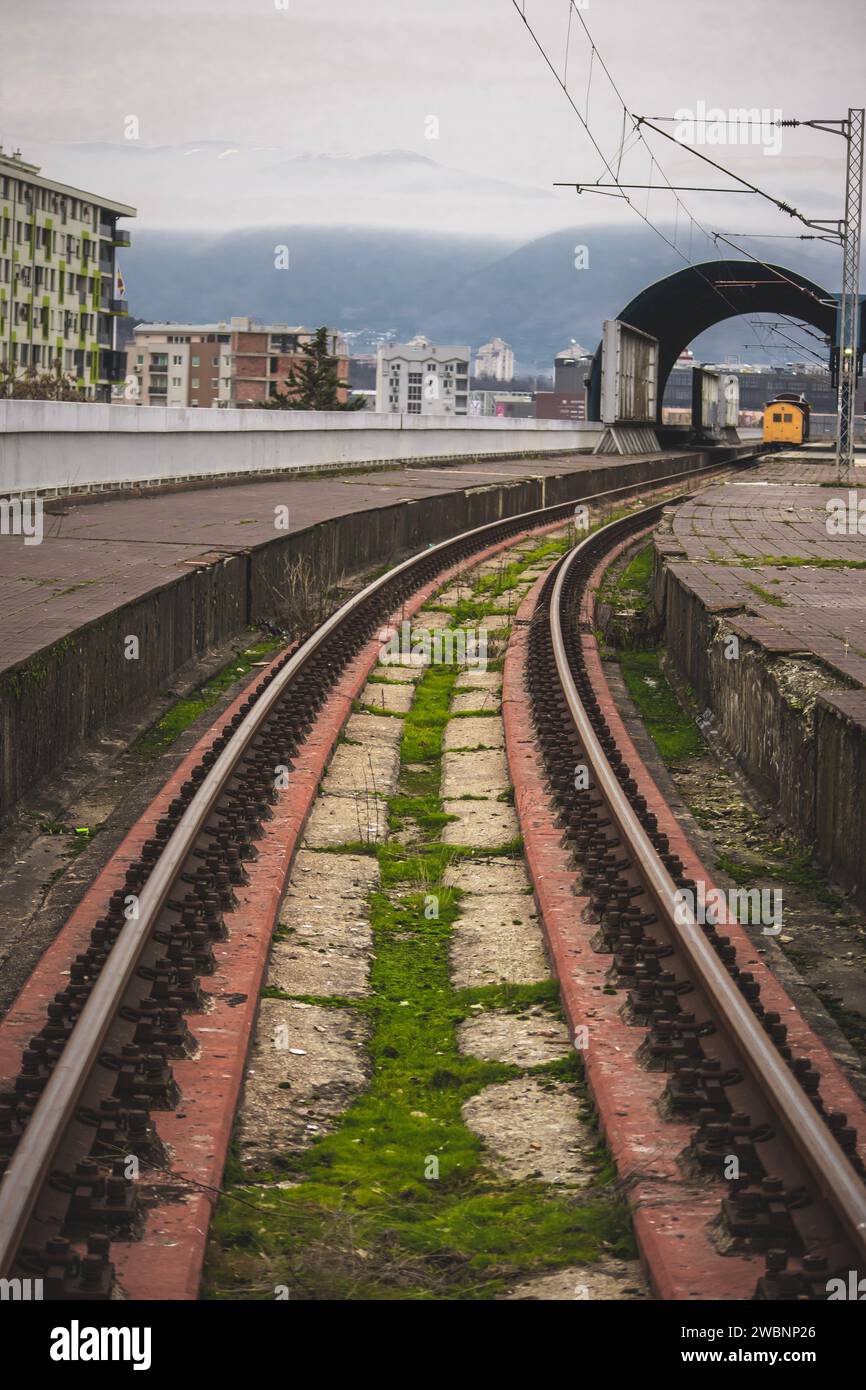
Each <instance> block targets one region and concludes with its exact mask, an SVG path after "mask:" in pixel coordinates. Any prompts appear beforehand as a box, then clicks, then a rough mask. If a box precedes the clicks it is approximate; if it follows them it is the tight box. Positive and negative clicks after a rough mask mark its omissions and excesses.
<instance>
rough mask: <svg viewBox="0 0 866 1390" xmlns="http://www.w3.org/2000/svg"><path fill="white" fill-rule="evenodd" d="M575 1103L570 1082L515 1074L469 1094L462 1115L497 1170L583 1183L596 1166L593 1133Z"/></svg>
mask: <svg viewBox="0 0 866 1390" xmlns="http://www.w3.org/2000/svg"><path fill="white" fill-rule="evenodd" d="M578 1107H579V1101H578V1097H577V1094H576V1092H575V1090H574V1088H573V1087H571V1086H567V1085H565V1083H564V1082H561V1081H551V1080H549V1079H545V1080H543V1081H542V1080H541V1079H540V1078H535V1077H521V1078H518V1079H516V1080H514V1081H504V1082H502V1083H501V1084H499V1085H496V1086H487V1087H486V1088H485V1089H484V1090H483V1091H481V1092H480V1093H479V1094H478V1095H476V1096H472V1097H471V1099H470V1100H468V1101H466V1103H465V1105H464V1106H463V1119H464V1122H465V1123H466V1125H468V1127H469V1128H470V1129H471V1130H472V1131H473V1132H474V1133H475V1134H477V1135H479V1137H480V1138H481V1139H482V1140H483V1141H484V1143H485V1145H486V1147H487V1150H488V1153H489V1161H490V1163H491V1166H492V1167H493V1168H494V1169H495V1170H496V1171H497V1172H498V1173H499V1174H500V1176H502V1177H504V1178H509V1179H511V1180H512V1181H515V1182H520V1181H526V1180H527V1179H534V1180H535V1181H537V1182H547V1183H556V1184H557V1185H559V1186H568V1187H585V1186H586V1184H587V1183H589V1182H591V1181H592V1178H593V1177H594V1175H595V1172H596V1168H597V1164H596V1160H595V1157H594V1154H593V1150H594V1148H595V1144H596V1138H595V1135H594V1134H593V1131H592V1130H591V1129H590V1127H589V1125H586V1124H584V1123H583V1122H582V1121H581V1120H580V1118H579V1109H578Z"/></svg>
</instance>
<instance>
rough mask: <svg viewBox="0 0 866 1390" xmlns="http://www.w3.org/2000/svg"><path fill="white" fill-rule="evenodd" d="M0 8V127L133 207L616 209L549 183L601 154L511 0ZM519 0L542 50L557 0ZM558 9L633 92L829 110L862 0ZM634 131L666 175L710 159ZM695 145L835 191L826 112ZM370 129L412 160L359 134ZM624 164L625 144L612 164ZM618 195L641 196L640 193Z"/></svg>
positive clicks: (764, 218)
mask: <svg viewBox="0 0 866 1390" xmlns="http://www.w3.org/2000/svg"><path fill="white" fill-rule="evenodd" d="M521 5H522V0H521ZM0 10H2V34H3V61H2V64H0V141H2V143H3V145H4V146H5V148H6V150H7V151H8V150H10V149H12V148H14V147H16V146H20V147H21V149H22V152H23V154H24V157H25V158H30V159H32V160H34V161H35V162H39V163H41V164H42V166H43V169H44V171H45V172H46V173H48V174H50V175H51V176H53V177H55V178H58V179H61V180H68V181H71V182H81V183H82V184H83V186H85V187H88V188H89V189H91V191H94V192H97V193H103V194H105V195H107V196H110V197H114V198H117V199H119V200H121V201H125V202H129V203H132V204H133V205H135V206H136V207H137V208H138V209H139V221H138V225H139V226H145V227H169V226H172V227H193V228H194V227H201V228H208V229H213V228H214V227H215V226H221V227H238V226H253V225H275V224H278V223H281V222H282V223H296V222H319V221H322V222H331V223H343V224H354V223H363V224H365V225H376V224H385V225H390V226H398V227H399V226H404V227H416V228H417V227H425V228H428V229H431V230H435V229H436V228H441V229H442V230H447V231H450V232H455V231H465V232H467V233H474V232H478V233H484V234H486V235H490V234H491V233H493V232H496V231H501V232H502V233H504V234H507V235H515V236H524V235H532V234H540V233H542V232H544V231H548V230H552V229H553V228H555V227H558V226H564V225H574V224H577V223H581V224H583V223H586V224H591V223H592V222H598V221H604V222H609V221H616V220H624V221H628V220H630V219H633V218H634V216H635V215H634V213H633V212H631V211H630V210H629V209H628V207H626V206H625V205H624V204H623V202H622V201H620V200H618V199H613V198H607V197H601V196H599V195H583V196H581V197H580V198H577V197H576V195H575V194H574V193H571V192H568V191H567V190H558V191H554V190H553V188H552V185H553V183H554V181H555V180H557V179H565V180H567V179H572V180H576V179H588V180H592V179H595V178H597V177H598V176H599V175H601V174H602V163H601V160H600V158H599V156H598V154H597V153H596V152H595V151H594V150H593V148H592V144H591V142H590V140H589V138H588V137H587V135H586V134H585V132H584V131H583V129H582V127H581V125H580V123H579V121H578V119H577V117H576V116H575V115H574V113H573V112H572V111H571V109H570V107H569V105H568V103H567V101H566V98H565V96H564V95H563V93H562V91H561V89H560V88H559V87H558V85H557V83H556V80H555V78H554V75H553V74H552V73H551V72H550V70H549V69H548V68H547V67H546V65H545V62H544V59H543V57H542V56H541V54H540V53H539V52H538V50H537V48H536V47H535V45H534V44H533V41H532V37H531V35H530V33H529V32H528V30H527V28H526V27H525V25H524V23H523V21H522V20H521V17H520V14H519V12H518V10H517V9H516V8H515V6H514V4H513V3H512V0H431V3H422V0H362V2H361V3H359V0H330V3H329V4H328V5H327V6H325V5H320V4H315V3H312V0H140V2H136V0H75V3H74V4H72V3H69V0H0ZM525 10H526V18H527V20H529V21H530V22H531V23H532V25H533V27H535V28H536V29H537V31H538V33H539V37H540V38H541V40H542V42H543V43H544V44H545V45H546V46H548V47H549V51H550V56H551V60H552V62H553V64H554V66H555V68H556V70H557V71H558V72H559V73H560V74H561V73H562V71H563V63H564V57H565V40H566V28H567V20H568V0H526V4H525ZM580 16H581V17H582V18H583V19H584V20H585V21H586V23H587V25H588V27H589V29H590V31H591V33H592V36H593V39H594V40H595V42H596V44H597V45H598V49H599V52H600V54H601V56H602V58H603V59H604V61H605V63H606V64H607V66H608V68H609V69H610V72H611V74H612V76H613V78H614V80H615V81H616V83H617V85H618V86H619V88H620V90H621V92H622V93H623V96H624V97H625V100H626V102H627V103H628V105H629V107H630V108H631V110H632V111H634V112H638V113H642V114H647V115H656V114H658V115H672V114H673V112H674V110H675V109H676V108H678V107H685V108H692V109H694V110H697V107H698V103H699V102H704V103H705V104H706V106H709V107H721V108H723V109H724V110H729V109H731V108H734V109H736V108H740V107H746V108H754V107H757V108H761V109H764V108H766V109H767V110H768V111H770V112H775V111H776V110H777V109H779V110H781V111H782V114H783V115H784V116H785V117H791V116H796V117H801V118H808V117H813V116H818V117H833V116H839V115H843V114H844V113H845V111H846V109H847V107H848V105H849V104H851V105H857V104H859V105H862V104H863V103H864V99H866V74H864V67H863V56H864V51H866V43H864V39H866V5H864V4H863V0H822V3H821V4H819V5H816V4H814V3H813V0H727V3H724V4H722V3H719V2H718V0H589V4H588V5H587V6H586V7H585V8H582V9H581V10H580ZM589 54H590V50H589V45H588V42H587V40H586V36H585V34H584V33H583V30H582V28H581V25H580V21H579V18H578V17H577V16H575V17H574V18H573V22H572V38H571V44H570V49H569V70H568V81H569V86H570V88H571V91H572V94H573V96H574V99H575V101H576V102H577V104H578V106H579V107H580V109H581V110H582V111H584V112H585V111H587V110H588V115H589V124H590V127H591V129H592V131H593V133H594V134H595V136H596V139H597V140H598V143H599V145H600V146H601V148H602V150H603V151H604V153H605V155H606V156H607V157H608V158H611V157H613V156H614V154H615V152H616V150H617V146H618V144H619V140H620V134H621V118H622V116H621V107H620V106H619V104H618V102H617V99H616V98H615V97H614V95H613V93H612V91H611V88H610V85H609V83H608V80H607V78H606V77H605V75H604V73H603V71H602V69H601V66H600V63H599V62H598V60H597V59H596V60H595V62H594V64H593V72H592V81H591V84H590V89H589V103H588V108H587V104H586V103H587V80H588V76H589V71H588V60H589ZM130 117H135V118H136V119H137V122H138V128H137V136H138V138H137V139H134V140H130V139H127V138H126V136H127V134H128V132H129V131H130V129H131V128H132V129H133V130H134V129H135V127H131V126H130V122H129V118H130ZM668 129H671V127H668ZM431 136H432V137H433V138H431ZM651 138H652V143H653V147H654V149H655V151H656V153H657V155H658V158H659V160H660V162H661V165H662V168H663V169H664V171H665V173H666V174H667V176H668V177H669V178H670V180H671V181H672V182H683V183H690V184H703V183H707V182H709V183H723V182H724V178H723V176H722V175H716V174H715V173H714V172H713V171H712V170H710V169H708V168H707V167H706V166H705V165H701V163H700V162H699V161H698V160H697V159H696V158H694V156H693V155H691V154H689V153H687V152H686V151H685V150H683V149H681V148H678V147H676V146H674V145H672V144H670V143H669V142H667V141H665V140H662V139H659V138H655V137H651ZM766 138H767V140H768V141H769V140H770V139H771V138H773V137H772V134H771V132H770V131H769V130H768V131H767V132H766ZM701 148H704V149H705V150H706V152H707V153H709V154H711V155H712V156H713V157H718V158H720V159H721V160H722V161H723V162H725V163H727V164H729V165H730V166H731V167H733V168H735V169H736V170H737V171H738V172H740V173H742V174H743V175H744V176H745V177H749V178H751V179H753V180H754V181H756V182H759V183H760V184H761V185H762V186H763V187H766V188H767V189H768V191H770V192H772V193H774V194H776V195H777V196H780V197H784V198H786V199H787V200H789V201H792V202H794V203H795V204H797V205H798V206H802V207H803V208H804V210H806V211H809V212H811V214H812V215H814V216H834V215H838V212H839V208H840V203H841V181H842V178H843V162H842V148H843V147H842V142H841V141H840V140H838V139H836V138H834V137H833V136H830V135H819V134H814V133H812V132H801V131H786V132H784V141H783V146H782V149H781V152H780V153H778V154H773V155H771V154H765V153H764V152H763V150H762V148H761V147H760V146H752V147H744V146H742V145H741V146H738V147H736V148H734V147H731V146H727V147H725V146H721V147H715V148H713V149H710V148H708V147H706V146H703V147H701ZM393 151H405V152H409V153H410V154H413V155H415V156H416V157H421V158H422V160H424V161H431V162H430V163H425V162H420V161H418V160H417V159H416V161H415V162H414V163H413V162H412V161H410V160H407V159H406V158H405V157H395V156H393V155H392V156H391V157H390V158H387V159H374V160H371V159H370V158H369V157H370V156H378V155H382V154H383V153H385V152H393ZM310 156H313V157H321V156H332V158H331V159H327V160H325V159H322V158H312V159H311V158H310ZM358 161H362V162H358ZM648 174H649V156H648V153H647V151H646V149H645V148H644V147H641V146H638V147H637V148H636V149H635V150H634V151H633V152H632V154H631V155H627V156H626V158H625V160H624V162H623V165H622V169H621V174H620V177H621V178H622V179H623V180H628V181H631V182H645V181H646V179H647V176H648ZM657 178H658V176H656V179H657ZM682 197H683V201H684V202H685V203H687V205H688V206H689V208H690V210H692V211H694V212H695V213H696V214H698V215H700V216H701V217H702V218H703V220H704V221H706V222H709V224H710V225H712V226H713V227H715V228H720V229H723V230H727V229H730V230H744V231H748V230H750V229H755V228H760V229H763V230H772V231H777V232H788V231H793V230H796V228H795V227H794V226H793V224H792V223H791V222H790V220H789V219H787V218H785V217H783V216H781V215H779V214H776V213H774V212H773V211H772V210H770V209H766V208H764V207H762V206H761V204H760V202H759V200H757V199H755V198H753V197H749V196H741V197H740V196H738V197H729V198H722V197H715V196H710V197H708V196H706V195H703V194H700V193H684V194H683V195H682ZM635 198H636V201H637V203H638V205H639V206H640V207H641V208H642V209H645V208H646V206H647V203H646V194H641V193H638V194H635ZM649 215H650V216H651V218H652V219H653V220H654V221H658V222H664V223H672V222H673V218H674V209H673V202H672V199H671V198H670V195H666V194H663V193H661V192H659V193H654V194H653V195H652V198H651V201H650V204H649Z"/></svg>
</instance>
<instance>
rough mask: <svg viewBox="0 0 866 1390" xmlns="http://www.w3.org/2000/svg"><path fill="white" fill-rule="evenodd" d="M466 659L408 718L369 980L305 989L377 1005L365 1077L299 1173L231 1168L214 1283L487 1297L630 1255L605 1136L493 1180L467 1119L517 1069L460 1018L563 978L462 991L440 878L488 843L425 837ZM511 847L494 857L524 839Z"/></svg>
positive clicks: (532, 999)
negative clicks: (574, 1174)
mask: <svg viewBox="0 0 866 1390" xmlns="http://www.w3.org/2000/svg"><path fill="white" fill-rule="evenodd" d="M458 675H459V672H458V670H457V668H456V667H436V666H434V667H430V668H429V669H428V670H427V671H426V672H425V674H424V676H423V677H422V679H421V681H420V682H419V685H418V689H417V696H416V700H415V703H414V705H413V707H412V710H411V711H410V713H409V714H408V716H407V717H406V722H405V726H404V731H403V740H402V746H401V760H402V777H401V788H400V792H399V793H398V795H396V796H394V797H392V798H391V800H390V802H389V815H390V817H391V819H392V821H396V822H399V823H400V824H410V823H411V822H414V823H415V824H416V825H417V826H418V827H419V830H420V831H421V832H422V835H423V836H424V838H422V839H421V840H420V841H418V842H417V843H411V844H401V843H397V842H396V841H394V840H389V841H387V842H385V843H384V844H380V845H378V846H376V847H375V850H374V851H373V852H375V853H376V856H377V859H378V863H379V869H380V886H379V888H378V889H377V890H376V891H375V892H373V893H372V894H371V895H370V897H369V900H368V901H369V910H370V919H371V924H372V929H373V956H372V962H371V979H370V983H371V993H370V995H369V996H368V997H366V998H364V999H362V1000H346V999H341V998H334V999H328V1000H322V999H319V998H316V999H315V1000H314V999H312V998H310V999H308V1000H307V999H305V1000H304V1002H309V1003H316V1004H319V1005H323V1004H324V1005H326V1006H330V1007H334V1008H347V1009H352V1010H354V1011H355V1012H356V1013H357V1014H358V1015H359V1017H363V1018H365V1019H366V1020H367V1023H368V1025H369V1029H370V1034H369V1043H368V1056H369V1061H370V1066H371V1075H370V1080H369V1085H368V1086H367V1088H366V1090H365V1091H363V1093H362V1094H360V1095H359V1096H358V1097H357V1098H356V1100H355V1101H354V1102H353V1104H352V1105H351V1106H350V1107H349V1108H348V1110H347V1111H346V1112H345V1113H344V1114H343V1116H342V1118H341V1121H340V1123H339V1125H338V1127H337V1128H336V1130H335V1131H334V1132H333V1133H332V1134H329V1135H327V1136H325V1137H322V1138H320V1139H319V1140H317V1141H316V1142H315V1143H314V1144H313V1145H312V1146H311V1147H310V1148H309V1149H307V1150H305V1151H303V1152H301V1153H299V1154H286V1155H284V1156H283V1157H282V1159H281V1160H280V1163H279V1164H278V1165H277V1167H278V1169H279V1172H278V1174H277V1176H280V1177H286V1176H288V1177H290V1178H292V1179H295V1180H296V1182H295V1183H294V1184H293V1185H291V1186H286V1187H275V1186H267V1187H257V1186H256V1185H255V1180H254V1179H255V1178H256V1177H257V1178H258V1179H259V1180H260V1181H261V1182H262V1183H271V1182H272V1181H273V1178H274V1176H275V1175H274V1174H272V1173H270V1172H268V1173H260V1174H258V1175H252V1176H251V1175H250V1174H247V1175H246V1176H244V1175H243V1174H242V1173H241V1172H239V1171H238V1166H237V1165H236V1164H235V1165H233V1166H232V1167H231V1168H230V1169H229V1171H228V1172H227V1174H226V1185H227V1188H228V1191H227V1193H226V1195H224V1196H223V1197H222V1198H221V1200H220V1203H219V1206H218V1209H217V1212H216V1216H215V1218H214V1223H213V1227H212V1238H211V1244H210V1253H209V1260H208V1266H207V1274H206V1281H207V1282H206V1291H207V1296H209V1297H211V1298H217V1299H235V1298H238V1297H243V1298H259V1299H270V1298H273V1296H274V1293H273V1290H274V1287H275V1286H276V1285H281V1284H285V1285H287V1286H288V1287H289V1289H290V1293H291V1297H292V1298H301V1299H336V1300H355V1299H358V1300H374V1301H378V1300H403V1299H412V1300H422V1301H423V1300H428V1299H437V1300H443V1299H444V1300H452V1299H461V1300H463V1299H465V1300H476V1299H490V1298H493V1297H495V1296H496V1294H497V1293H500V1292H501V1291H502V1290H503V1289H504V1288H505V1287H506V1286H507V1284H508V1282H509V1281H511V1280H513V1279H514V1278H515V1277H517V1276H520V1275H523V1274H526V1273H530V1272H539V1271H541V1270H544V1269H548V1268H557V1267H560V1266H565V1265H574V1264H581V1263H585V1262H588V1261H591V1260H596V1259H598V1258H599V1256H600V1255H601V1254H602V1253H605V1254H612V1255H618V1256H631V1255H632V1254H633V1253H634V1246H633V1240H632V1235H631V1228H630V1223H629V1219H628V1215H627V1209H626V1206H625V1204H624V1202H623V1201H622V1199H621V1197H620V1196H619V1195H618V1193H617V1192H616V1191H615V1189H614V1188H613V1187H612V1186H611V1185H610V1183H611V1179H612V1177H613V1172H612V1166H611V1163H610V1160H609V1157H608V1156H607V1154H606V1153H605V1151H604V1150H603V1148H602V1147H601V1145H599V1149H598V1154H597V1172H596V1175H595V1178H594V1181H593V1182H592V1184H591V1185H590V1186H589V1187H588V1188H582V1189H580V1190H576V1191H574V1192H573V1193H568V1192H565V1193H563V1192H560V1191H557V1190H555V1189H551V1188H549V1187H547V1186H545V1185H544V1184H541V1183H537V1182H531V1181H525V1182H511V1181H506V1180H503V1179H500V1178H498V1177H497V1176H496V1175H495V1174H494V1173H493V1172H492V1171H491V1170H490V1168H489V1167H488V1165H487V1163H486V1162H485V1157H484V1152H483V1149H482V1145H481V1143H480V1141H479V1139H478V1138H477V1136H476V1135H475V1134H473V1133H472V1131H471V1130H469V1129H468V1128H467V1127H466V1125H465V1124H464V1122H463V1117H462V1106H463V1104H464V1103H465V1102H466V1101H467V1100H468V1099H469V1098H470V1097H471V1096H473V1095H475V1094H477V1092H479V1091H480V1090H482V1089H483V1088H484V1087H486V1086H489V1085H490V1084H491V1083H494V1082H497V1081H504V1080H507V1079H509V1078H511V1077H515V1076H519V1075H521V1074H522V1072H521V1070H520V1069H518V1068H516V1067H513V1066H510V1065H505V1064H502V1063H499V1062H490V1061H483V1060H480V1059H478V1058H476V1057H472V1056H469V1055H467V1054H465V1053H462V1052H461V1051H460V1050H459V1048H458V1045H457V1027H458V1025H459V1024H460V1023H461V1021H462V1020H463V1019H465V1018H467V1017H469V1016H471V1015H474V1014H476V1013H477V1012H478V1011H479V1010H478V1006H479V1005H480V1006H481V1007H482V1008H484V1009H491V1008H505V1009H509V1010H512V1011H517V1010H521V1009H525V1008H527V1007H528V1006H530V1005H532V1004H546V1005H548V1006H551V1007H553V1008H556V1007H557V1000H558V989H557V986H556V984H555V983H554V982H553V981H544V982H543V983H540V984H534V985H491V986H487V987H484V988H482V989H473V990H462V991H460V990H455V989H454V988H453V986H452V984H451V977H450V970H449V948H450V939H451V935H452V931H453V927H454V922H455V920H456V918H457V916H458V915H459V913H460V892H459V890H457V889H455V888H453V887H449V886H446V885H445V883H444V882H443V876H444V874H445V871H446V869H447V868H448V866H449V864H451V863H452V862H453V861H454V859H456V858H462V857H467V856H470V855H472V856H474V855H475V854H478V853H479V851H475V850H471V849H468V848H461V847H459V846H449V845H444V844H442V842H441V841H440V840H438V839H435V838H432V837H433V836H434V835H435V834H436V833H437V832H438V831H439V830H440V829H441V826H442V824H444V823H445V821H446V820H448V819H449V818H448V817H447V816H445V814H444V812H443V811H442V804H441V800H440V798H439V765H440V759H441V748H442V731H443V729H444V727H445V724H446V723H447V720H448V703H449V700H450V697H451V693H452V690H453V687H454V684H455V681H456V679H457V677H458ZM407 765H409V766H407ZM410 768H411V770H410ZM407 781H409V782H410V783H411V790H408V789H407ZM419 788H421V790H419ZM428 837H429V838H428ZM519 845H520V842H519V841H515V842H513V843H512V844H509V845H508V846H504V847H500V848H499V849H498V850H495V851H486V852H485V853H484V857H487V856H488V855H490V854H491V853H502V852H505V853H518V852H519ZM341 848H345V847H341ZM368 852H370V851H369V847H368ZM267 993H268V994H269V995H273V994H274V992H273V991H272V990H268V991H267ZM276 997H284V996H282V995H281V994H279V992H277V996H276ZM473 1006H475V1007H473ZM531 1070H532V1072H533V1074H538V1075H539V1076H541V1077H547V1078H549V1079H550V1080H551V1081H552V1080H553V1079H561V1080H567V1081H569V1082H571V1083H575V1084H577V1083H579V1081H580V1079H581V1062H580V1059H579V1057H578V1056H577V1054H576V1053H575V1052H569V1053H568V1055H566V1056H565V1057H564V1058H561V1059H559V1060H558V1061H556V1062H554V1063H553V1064H550V1065H545V1066H543V1067H539V1068H532V1069H531ZM584 1105H586V1102H585V1101H584ZM590 1118H591V1117H590V1115H589V1111H588V1107H587V1119H590ZM436 1165H438V1176H433V1173H434V1170H435V1167H436Z"/></svg>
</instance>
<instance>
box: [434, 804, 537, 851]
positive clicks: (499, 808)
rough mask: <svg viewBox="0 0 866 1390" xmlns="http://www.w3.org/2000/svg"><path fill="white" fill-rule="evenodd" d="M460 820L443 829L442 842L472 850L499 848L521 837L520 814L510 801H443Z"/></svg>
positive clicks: (443, 805) (447, 810)
mask: <svg viewBox="0 0 866 1390" xmlns="http://www.w3.org/2000/svg"><path fill="white" fill-rule="evenodd" d="M442 809H443V811H444V812H445V813H446V815H449V816H456V817H457V819H456V820H454V821H449V822H448V824H447V825H445V826H443V827H442V843H443V844H446V845H466V846H467V847H468V848H471V849H496V848H497V847H498V846H499V845H507V844H508V843H509V841H511V840H514V839H516V837H517V836H518V835H519V834H520V825H519V823H518V820H517V813H516V812H515V810H514V807H513V806H510V805H509V804H508V802H507V801H443V802H442Z"/></svg>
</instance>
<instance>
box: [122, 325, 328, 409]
mask: <svg viewBox="0 0 866 1390" xmlns="http://www.w3.org/2000/svg"><path fill="white" fill-rule="evenodd" d="M314 333H315V330H314V329H311V328H301V327H298V328H291V327H289V325H288V324H284V323H272V324H260V323H256V322H255V321H254V320H253V319H250V318H246V317H237V318H232V319H228V320H224V321H222V322H220V323H198V324H195V323H139V324H136V327H135V339H134V341H133V342H132V343H131V344H130V345H129V347H128V348H127V353H126V361H127V387H126V390H125V393H124V398H125V400H126V401H127V402H136V401H137V402H138V403H139V404H141V405H165V406H193V407H198V408H200V409H210V408H211V407H213V406H231V405H255V404H257V403H263V402H265V401H267V400H269V399H270V398H271V397H273V396H275V395H277V393H278V392H279V393H281V394H283V393H285V382H286V378H287V377H288V376H289V373H290V372H291V371H292V370H293V369H295V368H297V367H298V366H299V364H300V363H301V361H303V353H302V352H301V344H302V343H307V342H309V341H310V340H311V339H312V338H313V336H314ZM328 348H329V351H330V352H331V353H332V355H333V356H334V357H335V358H336V359H337V375H338V377H339V379H340V381H347V379H348V374H349V359H348V356H347V354H346V345H345V341H344V339H343V337H342V335H341V334H340V333H339V332H338V331H337V330H336V329H329V330H328ZM338 395H339V398H340V400H341V401H345V400H346V399H347V398H348V391H345V390H341V391H340V392H339V393H338Z"/></svg>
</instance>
